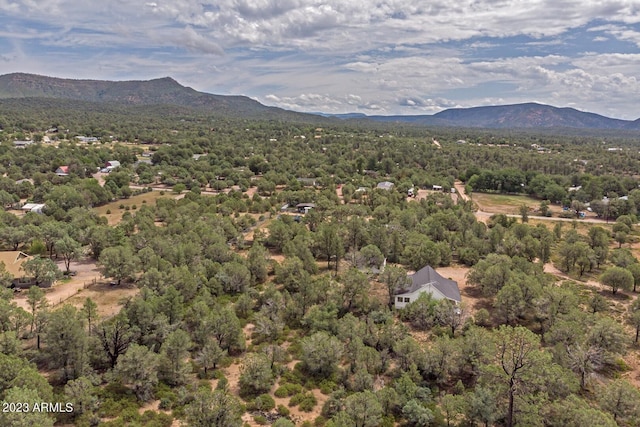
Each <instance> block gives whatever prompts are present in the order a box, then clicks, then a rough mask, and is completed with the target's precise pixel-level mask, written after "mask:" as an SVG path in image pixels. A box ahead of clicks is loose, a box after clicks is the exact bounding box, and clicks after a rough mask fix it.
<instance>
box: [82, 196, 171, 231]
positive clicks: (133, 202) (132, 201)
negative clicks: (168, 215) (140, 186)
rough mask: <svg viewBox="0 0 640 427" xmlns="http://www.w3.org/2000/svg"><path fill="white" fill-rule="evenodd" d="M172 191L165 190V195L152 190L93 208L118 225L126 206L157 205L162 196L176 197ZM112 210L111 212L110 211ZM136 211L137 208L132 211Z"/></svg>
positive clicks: (130, 207) (131, 208)
mask: <svg viewBox="0 0 640 427" xmlns="http://www.w3.org/2000/svg"><path fill="white" fill-rule="evenodd" d="M175 196H176V195H175V194H173V193H172V192H171V191H167V192H165V194H164V195H161V194H160V191H151V192H149V193H144V194H139V195H137V196H132V197H130V198H128V199H121V200H116V201H115V202H111V203H108V204H106V205H104V206H100V207H97V208H94V209H93V210H94V211H95V212H97V213H98V215H100V216H106V217H107V219H108V220H109V225H116V224H118V223H119V222H120V221H121V220H122V214H123V213H125V212H126V208H127V207H128V208H129V209H130V210H133V209H134V206H135V207H136V208H140V207H141V206H142V205H144V204H148V205H150V206H153V205H155V203H156V200H158V199H159V198H161V197H175ZM108 212H110V213H108ZM132 213H135V210H133V211H132Z"/></svg>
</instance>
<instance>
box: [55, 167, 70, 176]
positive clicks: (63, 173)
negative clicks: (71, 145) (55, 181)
mask: <svg viewBox="0 0 640 427" xmlns="http://www.w3.org/2000/svg"><path fill="white" fill-rule="evenodd" d="M56 175H58V176H67V175H69V166H60V167H59V168H58V169H56Z"/></svg>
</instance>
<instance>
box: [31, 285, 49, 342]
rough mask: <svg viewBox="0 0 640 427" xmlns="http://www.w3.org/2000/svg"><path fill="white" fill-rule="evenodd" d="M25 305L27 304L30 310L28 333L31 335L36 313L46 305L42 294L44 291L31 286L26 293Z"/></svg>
mask: <svg viewBox="0 0 640 427" xmlns="http://www.w3.org/2000/svg"><path fill="white" fill-rule="evenodd" d="M27 303H28V304H29V308H30V309H31V328H30V329H29V333H30V334H32V333H33V325H34V324H35V321H36V312H37V311H38V310H39V309H40V308H45V307H46V306H47V304H48V301H47V297H46V296H45V294H44V291H43V290H42V289H41V288H39V287H38V286H31V287H30V288H29V290H28V291H27Z"/></svg>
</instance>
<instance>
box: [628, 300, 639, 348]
mask: <svg viewBox="0 0 640 427" xmlns="http://www.w3.org/2000/svg"><path fill="white" fill-rule="evenodd" d="M628 311H629V312H628V316H629V322H630V323H631V325H632V326H633V327H634V328H635V330H636V336H635V340H634V342H635V343H637V342H638V338H640V298H636V299H635V300H634V301H633V303H631V305H630V306H629V309H628Z"/></svg>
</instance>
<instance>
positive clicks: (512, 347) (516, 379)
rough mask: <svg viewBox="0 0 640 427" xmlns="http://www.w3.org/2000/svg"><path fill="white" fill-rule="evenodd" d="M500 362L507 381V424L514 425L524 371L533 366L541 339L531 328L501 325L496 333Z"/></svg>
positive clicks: (508, 425) (509, 426) (510, 426)
mask: <svg viewBox="0 0 640 427" xmlns="http://www.w3.org/2000/svg"><path fill="white" fill-rule="evenodd" d="M495 338H496V347H497V350H498V362H499V364H500V367H501V368H502V371H503V373H504V376H505V380H506V382H507V393H508V400H509V403H508V406H507V415H506V423H505V424H506V426H507V427H513V425H514V420H513V414H514V411H515V397H516V394H517V393H518V392H519V391H520V390H522V388H523V373H526V371H527V370H528V369H530V368H531V365H532V363H533V360H534V358H535V357H536V356H535V354H536V351H537V350H538V347H539V346H540V340H539V339H538V337H537V336H536V335H535V334H534V333H533V332H531V331H530V330H528V329H526V328H523V327H521V326H517V327H515V328H512V327H510V326H504V325H503V326H501V327H500V329H498V331H496V334H495Z"/></svg>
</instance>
